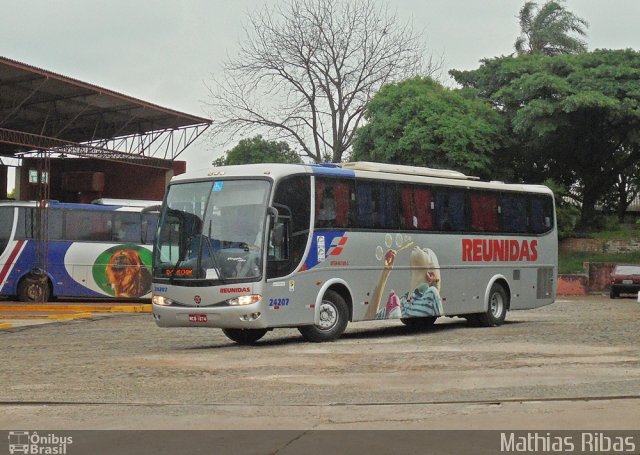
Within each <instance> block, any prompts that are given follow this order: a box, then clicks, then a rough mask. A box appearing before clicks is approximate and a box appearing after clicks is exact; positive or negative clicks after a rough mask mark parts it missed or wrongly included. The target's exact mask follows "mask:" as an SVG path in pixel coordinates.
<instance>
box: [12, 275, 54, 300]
mask: <svg viewBox="0 0 640 455" xmlns="http://www.w3.org/2000/svg"><path fill="white" fill-rule="evenodd" d="M49 294H50V292H49V280H48V279H47V277H46V275H28V276H26V277H24V278H23V279H22V281H20V284H19V285H18V300H20V301H21V302H30V303H34V302H47V301H48V300H49Z"/></svg>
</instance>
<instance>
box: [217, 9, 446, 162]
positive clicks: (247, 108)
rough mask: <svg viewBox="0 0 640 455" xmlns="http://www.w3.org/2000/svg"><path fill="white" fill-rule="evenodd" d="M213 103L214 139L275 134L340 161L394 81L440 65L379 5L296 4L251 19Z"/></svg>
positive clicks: (417, 36)
mask: <svg viewBox="0 0 640 455" xmlns="http://www.w3.org/2000/svg"><path fill="white" fill-rule="evenodd" d="M245 30H246V35H247V36H246V41H244V42H243V43H241V48H240V51H239V53H238V54H237V55H235V56H230V57H228V58H227V60H226V61H225V63H224V76H223V77H222V78H220V79H213V84H212V85H211V86H210V87H209V93H210V96H209V99H208V100H207V101H206V102H205V104H206V106H207V109H208V110H209V114H210V115H211V118H212V119H213V125H212V128H211V130H210V131H212V133H213V134H214V135H217V134H221V135H230V137H231V138H232V139H233V138H235V137H237V136H239V135H247V134H252V133H255V132H266V133H267V134H269V136H270V137H272V138H274V139H278V140H282V139H284V140H287V141H289V142H292V143H293V144H295V145H294V147H295V148H298V147H300V148H301V149H302V152H303V154H305V155H307V156H308V157H310V158H311V159H313V160H314V161H316V162H322V161H333V162H339V161H340V160H341V159H342V157H343V155H344V154H345V152H347V151H348V150H349V149H350V147H351V145H352V143H353V139H354V132H355V130H356V128H357V127H358V125H359V124H360V123H361V122H362V118H363V114H364V110H365V108H366V105H367V102H368V101H369V99H371V97H372V96H373V94H374V93H375V92H376V91H377V90H378V89H379V88H380V87H381V86H382V85H383V84H385V83H387V82H392V81H397V80H400V79H403V78H406V77H410V76H414V75H418V74H420V75H432V74H433V73H434V72H435V71H437V70H438V69H439V65H437V64H434V61H433V59H432V58H431V57H430V56H429V57H425V56H426V55H427V54H426V49H425V46H424V42H423V39H422V38H423V37H422V34H421V33H417V32H415V31H414V29H413V26H412V24H411V23H410V22H406V23H402V22H401V21H400V20H399V19H398V18H397V16H396V15H395V14H394V13H391V12H390V11H389V10H388V9H387V8H385V7H379V6H378V5H377V4H376V2H375V0H289V3H287V4H279V6H275V7H272V8H269V7H265V8H264V9H263V10H261V11H258V12H257V13H254V14H252V15H250V16H249V21H248V24H247V26H246V27H245Z"/></svg>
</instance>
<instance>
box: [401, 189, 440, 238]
mask: <svg viewBox="0 0 640 455" xmlns="http://www.w3.org/2000/svg"><path fill="white" fill-rule="evenodd" d="M400 204H401V207H402V210H401V216H400V227H401V228H402V229H418V230H431V229H433V217H432V215H431V210H432V204H433V202H432V195H431V191H430V190H429V189H427V188H421V187H418V186H406V187H404V188H401V189H400Z"/></svg>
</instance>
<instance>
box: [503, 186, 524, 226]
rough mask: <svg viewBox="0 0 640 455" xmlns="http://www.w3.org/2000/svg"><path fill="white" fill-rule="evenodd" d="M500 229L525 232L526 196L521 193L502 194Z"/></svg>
mask: <svg viewBox="0 0 640 455" xmlns="http://www.w3.org/2000/svg"><path fill="white" fill-rule="evenodd" d="M500 209H501V215H502V231H503V232H506V233H518V234H521V233H525V232H527V226H528V215H527V197H526V196H524V195H521V194H508V193H503V194H502V200H501V202H500Z"/></svg>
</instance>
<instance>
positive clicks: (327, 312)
mask: <svg viewBox="0 0 640 455" xmlns="http://www.w3.org/2000/svg"><path fill="white" fill-rule="evenodd" d="M337 322H338V310H337V309H336V307H335V306H334V305H333V303H331V302H329V301H326V300H323V301H322V303H321V304H320V323H319V324H318V327H320V329H321V330H329V329H331V328H332V327H333V326H334V325H336V323H337Z"/></svg>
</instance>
